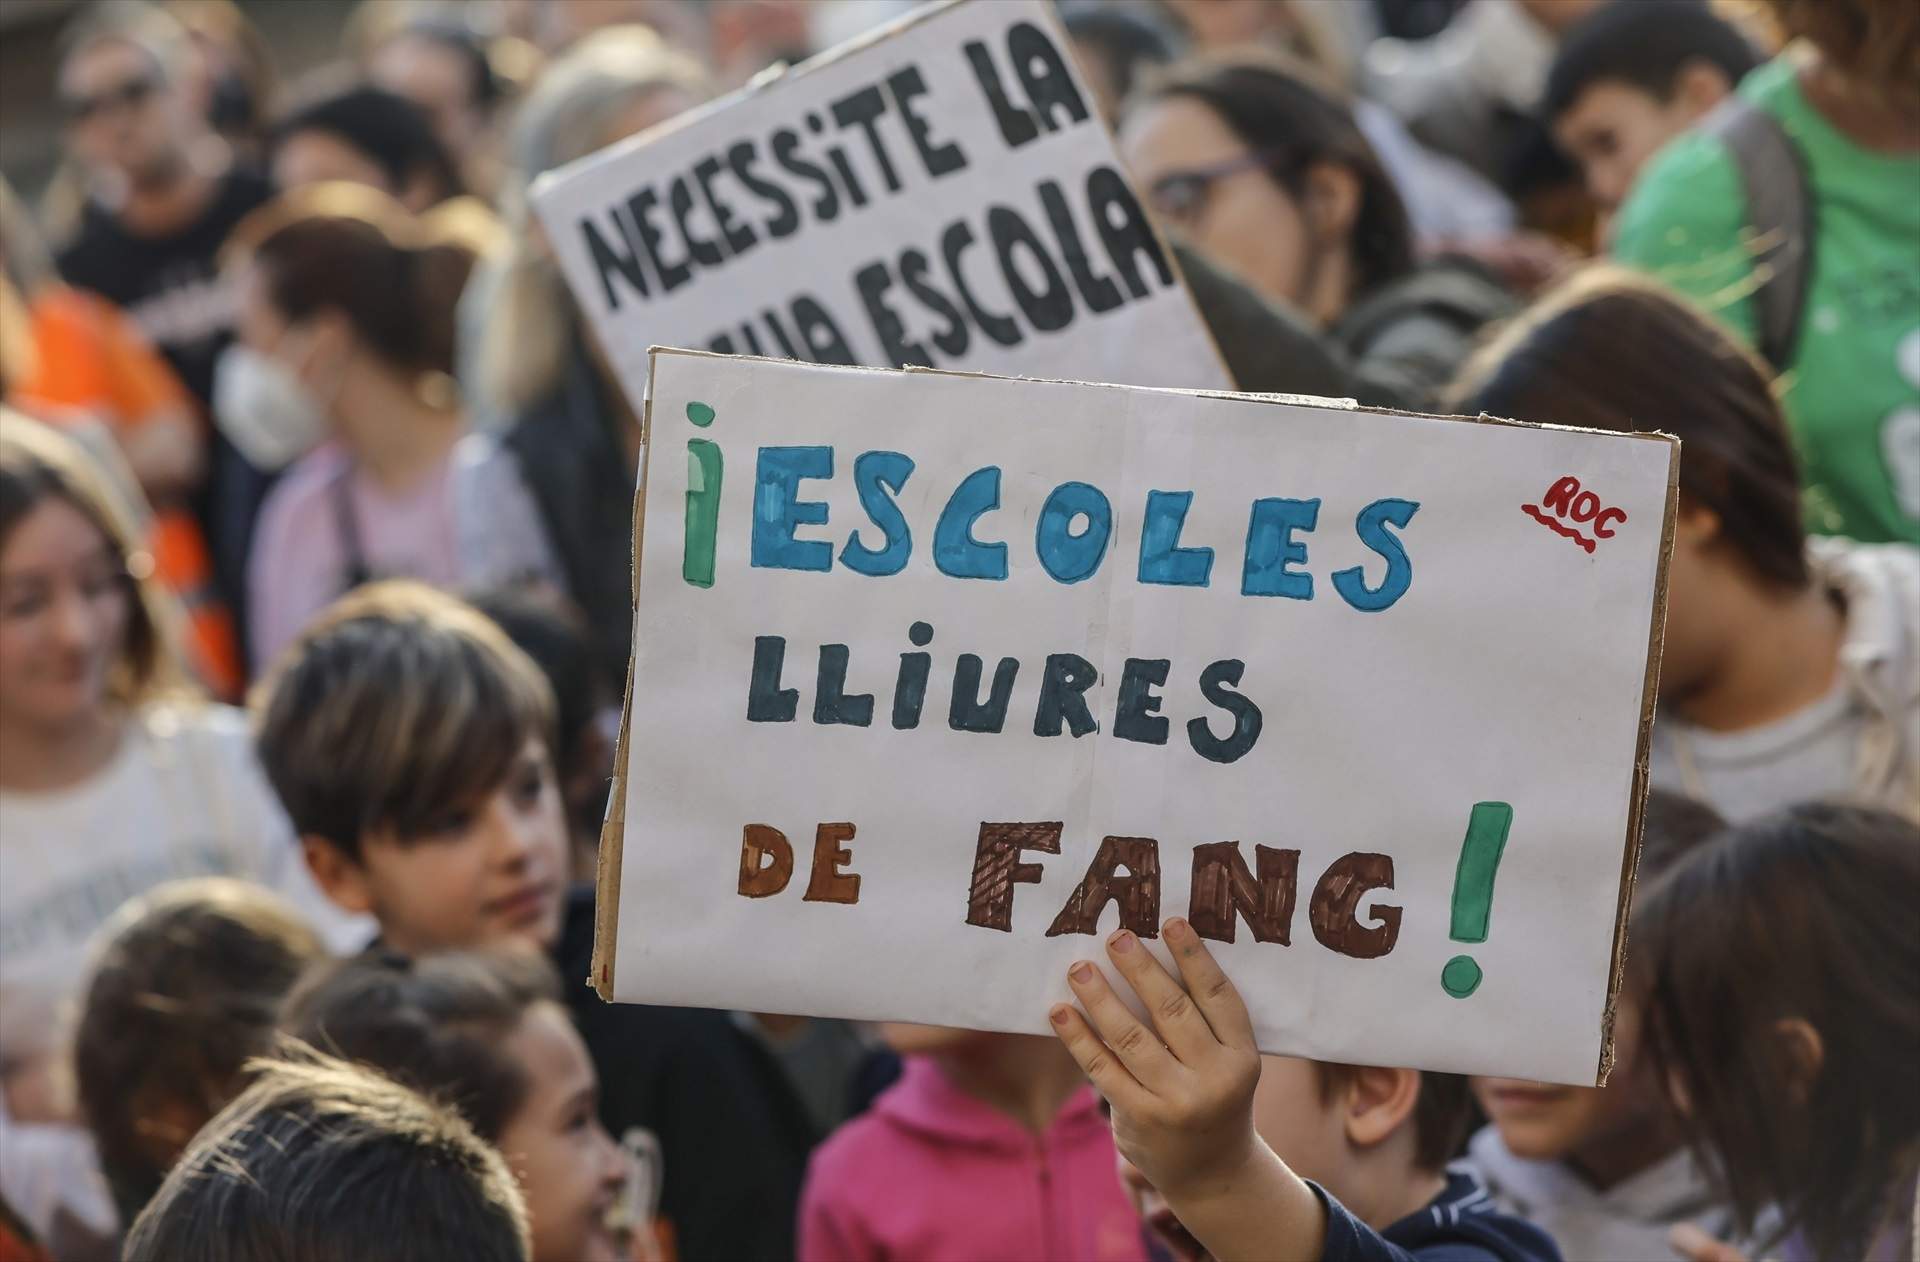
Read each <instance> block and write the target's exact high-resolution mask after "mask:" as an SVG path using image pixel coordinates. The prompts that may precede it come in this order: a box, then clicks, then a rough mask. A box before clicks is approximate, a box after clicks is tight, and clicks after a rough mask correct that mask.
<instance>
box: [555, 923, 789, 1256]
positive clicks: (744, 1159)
mask: <svg viewBox="0 0 1920 1262" xmlns="http://www.w3.org/2000/svg"><path fill="white" fill-rule="evenodd" d="M554 957H555V960H556V962H557V963H558V964H559V966H560V973H561V979H562V982H563V984H564V986H565V989H566V1001H567V1007H568V1009H569V1010H570V1011H571V1012H572V1014H573V1020H574V1024H575V1026H577V1027H578V1028H579V1031H580V1037H581V1038H582V1040H584V1041H585V1043H586V1045H587V1051H588V1054H589V1055H591V1056H592V1058H593V1065H594V1069H595V1070H596V1071H597V1072H598V1073H599V1075H600V1120H601V1121H602V1122H604V1123H605V1124H606V1127H607V1130H608V1131H609V1132H611V1133H612V1134H613V1136H614V1137H615V1138H616V1139H618V1138H620V1137H621V1136H623V1135H624V1134H626V1132H627V1131H628V1130H629V1129H631V1128H633V1127H640V1128H643V1129H645V1130H648V1131H651V1132H652V1133H653V1135H654V1137H655V1138H656V1139H658V1140H659V1141H660V1154H661V1161H662V1164H663V1167H664V1173H665V1182H664V1184H663V1186H662V1188H661V1193H660V1212H661V1215H662V1216H663V1217H665V1218H666V1220H667V1223H668V1226H669V1229H670V1231H671V1233H672V1239H673V1248H674V1253H675V1256H677V1257H679V1258H680V1259H682V1262H707V1260H708V1259H726V1260H727V1262H733V1260H734V1259H739V1260H741V1262H761V1260H764V1262H787V1259H790V1258H792V1257H793V1236H794V1223H795V1220H796V1217H797V1214H798V1211H799V1204H800V1183H801V1180H802V1178H803V1177H804V1176H805V1174H806V1168H807V1158H808V1156H809V1155H810V1154H811V1152H812V1150H813V1146H814V1143H815V1142H816V1141H817V1140H818V1138H819V1136H818V1135H816V1134H815V1133H814V1130H813V1127H812V1124H811V1123H810V1122H809V1121H808V1119H807V1113H806V1109H805V1106H803V1105H802V1104H801V1102H800V1098H799V1096H798V1095H797V1094H796V1093H795V1092H794V1090H793V1088H792V1087H791V1086H790V1085H788V1081H787V1079H786V1077H785V1075H784V1074H783V1073H782V1071H781V1069H780V1066H779V1065H778V1063H777V1062H776V1061H775V1060H774V1058H773V1055H772V1053H770V1052H769V1051H767V1049H766V1048H765V1047H763V1046H761V1044H760V1043H758V1042H757V1041H755V1040H754V1039H753V1038H752V1037H750V1036H749V1035H748V1034H747V1033H746V1032H745V1031H743V1030H741V1029H740V1028H739V1027H738V1026H737V1025H735V1024H734V1022H733V1019H732V1018H731V1017H730V1016H729V1015H728V1014H727V1013H724V1012H715V1011H712V1010H709V1009H705V1008H656V1007H652V1006H649V1005H645V1004H625V1003H622V1004H610V1003H607V1002H606V1001H604V1000H602V999H601V998H600V996H599V995H598V994H596V993H595V992H594V990H593V988H592V987H591V986H589V985H588V984H587V977H588V974H589V973H590V971H591V968H592V957H593V890H592V889H591V888H590V887H582V888H580V889H577V890H575V891H574V892H573V893H572V894H571V895H570V896H569V898H568V901H567V915H566V921H565V923H564V924H563V925H562V927H561V931H560V941H559V943H558V944H557V945H556V947H555V948H554Z"/></svg>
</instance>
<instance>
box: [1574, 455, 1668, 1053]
mask: <svg viewBox="0 0 1920 1262" xmlns="http://www.w3.org/2000/svg"><path fill="white" fill-rule="evenodd" d="M1648 437H1655V438H1660V439H1664V440H1665V441H1666V442H1668V443H1669V444H1671V448H1670V454H1669V456H1668V459H1667V505H1666V514H1665V516H1664V518H1663V519H1662V521H1661V523H1660V564H1659V566H1658V567H1657V568H1656V569H1655V570H1654V576H1653V613H1652V616H1651V617H1650V618H1649V620H1648V622H1649V625H1648V627H1647V673H1646V676H1645V679H1644V680H1643V682H1642V684H1641V689H1642V692H1641V702H1640V731H1639V739H1638V742H1637V744H1636V745H1635V748H1634V755H1633V787H1632V789H1631V790H1630V798H1631V802H1630V805H1629V807H1628V811H1627V837H1626V845H1625V846H1624V848H1623V851H1622V854H1621V858H1620V892H1619V902H1618V904H1617V906H1616V908H1615V910H1614V917H1613V958H1612V963H1611V965H1610V967H1609V968H1608V970H1607V1002H1606V1006H1605V1007H1603V1008H1602V1009H1601V1012H1600V1061H1599V1064H1597V1065H1596V1066H1595V1067H1594V1085H1595V1086H1600V1087H1604V1086H1606V1085H1607V1079H1608V1077H1609V1076H1611V1075H1612V1073H1613V1066H1614V1060H1615V1057H1614V1050H1613V1027H1614V1020H1615V1018H1616V1016H1617V1014H1618V1009H1619V1003H1620V989H1621V987H1622V986H1624V985H1625V984H1626V977H1627V924H1628V922H1629V921H1630V920H1632V918H1633V891H1634V883H1635V880H1636V878H1637V877H1638V875H1639V871H1640V842H1641V833H1642V830H1643V827H1644V825H1645V822H1646V813H1647V789H1648V787H1649V780H1650V764H1651V761H1652V758H1651V754H1650V749H1651V745H1652V740H1653V716H1654V707H1655V702H1656V700H1657V698H1658V696H1659V691H1660V659H1661V657H1662V655H1663V653H1664V651H1665V649H1666V641H1667V575H1668V571H1669V570H1670V569H1671V568H1672V565H1673V528H1674V521H1675V518H1676V517H1677V516H1678V513H1679V506H1680V440H1679V439H1678V438H1676V437H1674V436H1673V435H1671V434H1662V433H1655V434H1650V435H1648Z"/></svg>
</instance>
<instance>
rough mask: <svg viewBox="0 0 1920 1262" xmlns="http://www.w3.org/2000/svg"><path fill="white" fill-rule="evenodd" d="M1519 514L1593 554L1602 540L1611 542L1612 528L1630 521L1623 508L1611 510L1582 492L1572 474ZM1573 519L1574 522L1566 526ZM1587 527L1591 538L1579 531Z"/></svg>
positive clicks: (1595, 497) (1551, 487) (1521, 509)
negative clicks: (1582, 527)
mask: <svg viewBox="0 0 1920 1262" xmlns="http://www.w3.org/2000/svg"><path fill="white" fill-rule="evenodd" d="M1520 511H1521V512H1523V513H1525V514H1526V515H1527V516H1529V517H1531V518H1533V519H1534V520H1535V521H1537V522H1539V523H1540V524H1541V525H1542V526H1545V527H1546V528H1547V529H1549V530H1551V531H1553V533H1555V534H1557V535H1563V536H1565V537H1566V538H1568V539H1571V540H1573V541H1574V542H1575V543H1577V544H1579V545H1580V546H1581V547H1583V548H1585V549H1586V550H1587V551H1588V552H1592V551H1593V549H1594V547H1595V546H1596V545H1597V543H1598V542H1599V541H1600V540H1602V539H1611V538H1613V535H1614V530H1613V528H1614V527H1615V526H1617V525H1619V524H1620V523H1621V522H1623V521H1625V520H1626V519H1627V510H1626V509H1624V508H1609V507H1608V506H1607V505H1606V504H1604V503H1602V502H1601V499H1600V497H1599V496H1598V495H1595V494H1594V493H1593V492H1592V491H1583V490H1581V489H1580V479H1579V478H1576V477H1574V476H1572V475H1571V474H1569V475H1568V476H1566V477H1564V478H1561V479H1560V480H1559V481H1558V482H1555V483H1554V484H1553V485H1552V486H1550V487H1548V488H1547V493H1546V494H1545V495H1542V496H1541V497H1540V502H1539V503H1538V504H1522V505H1521V506H1520ZM1569 518H1571V519H1572V521H1573V522H1574V524H1573V525H1571V526H1569V525H1567V524H1565V523H1566V522H1567V520H1568V519H1569ZM1581 526H1585V527H1586V528H1587V529H1588V530H1589V531H1591V532H1592V535H1591V537H1589V536H1588V535H1586V534H1583V533H1582V532H1581V530H1580V527H1581Z"/></svg>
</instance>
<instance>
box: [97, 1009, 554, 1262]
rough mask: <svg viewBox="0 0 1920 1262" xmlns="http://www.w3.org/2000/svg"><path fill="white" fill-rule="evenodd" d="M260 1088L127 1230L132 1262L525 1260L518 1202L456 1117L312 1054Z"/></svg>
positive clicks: (523, 1216) (522, 1205) (259, 1081)
mask: <svg viewBox="0 0 1920 1262" xmlns="http://www.w3.org/2000/svg"><path fill="white" fill-rule="evenodd" d="M284 1055H285V1057H286V1058H285V1059H278V1060H270V1061H255V1062H253V1065H252V1069H253V1072H254V1074H255V1078H254V1083H253V1085H252V1086H250V1087H248V1088H247V1090H246V1091H245V1092H244V1093H242V1094H241V1095H240V1097H239V1098H238V1099H236V1100H234V1102H233V1103H232V1104H230V1105H228V1106H227V1107H226V1109H224V1110H223V1111H222V1112H221V1113H220V1114H219V1116H217V1117H215V1118H214V1119H213V1120H212V1121H211V1122H209V1123H207V1126H206V1128H205V1129H204V1130H202V1131H201V1132H200V1134H199V1135H198V1136H197V1137H196V1138H195V1139H194V1141H193V1143H192V1145H191V1146H189V1147H188V1149H187V1151H186V1153H185V1155H183V1156H182V1157H181V1158H180V1161H179V1164H177V1165H176V1166H174V1168H173V1171H172V1173H170V1174H169V1175H168V1176H167V1180H166V1182H165V1183H164V1184H162V1185H161V1187H160V1192H159V1194H158V1195H157V1196H155V1197H154V1199H153V1201H152V1202H151V1203H150V1204H149V1205H148V1206H147V1208H146V1210H145V1211H144V1212H142V1213H141V1215H140V1217H139V1218H138V1219H137V1220H136V1221H135V1222H134V1224H133V1227H132V1229H131V1230H130V1231H129V1232H128V1234H127V1240H126V1244H125V1245H124V1246H123V1247H122V1251H121V1253H120V1256H121V1257H122V1258H123V1259H125V1260H126V1262H176V1260H177V1259H180V1258H193V1259H196V1262H411V1260H413V1259H418V1258H422V1257H434V1258H459V1259H461V1260H462V1262H526V1259H527V1255H528V1252H529V1246H530V1241H529V1239H528V1235H527V1211H526V1201H525V1199H524V1198H523V1197H522V1195H521V1192H520V1189H519V1186H518V1185H517V1184H516V1183H515V1182H514V1178H513V1174H512V1172H511V1171H510V1170H508V1168H507V1164H506V1161H505V1160H504V1159H503V1158H502V1157H501V1156H500V1154H499V1153H498V1152H496V1151H494V1149H492V1148H491V1147H489V1146H488V1145H487V1144H486V1142H485V1141H484V1140H482V1139H480V1138H479V1136H477V1135H475V1134H474V1132H473V1128H472V1127H471V1126H469V1125H467V1124H466V1123H465V1122H464V1121H462V1120H461V1119H460V1118H459V1117H458V1116H457V1115H455V1114H454V1113H452V1112H451V1111H449V1110H447V1109H445V1108H443V1107H441V1106H439V1105H436V1104H433V1103H431V1102H429V1101H428V1100H426V1099H425V1098H424V1097H422V1096H421V1095H420V1094H419V1093H417V1092H415V1091H412V1090H409V1089H408V1088H406V1087H403V1086H401V1085H400V1084H398V1083H395V1082H393V1081H391V1080H390V1079H387V1078H383V1077H381V1076H380V1075H378V1074H374V1073H370V1072H368V1071H367V1070H364V1069H360V1068H357V1067H355V1066H352V1065H347V1064H343V1063H342V1062H340V1061H337V1060H332V1059H330V1058H327V1057H324V1056H319V1055H317V1054H315V1053H313V1052H311V1051H307V1052H304V1053H302V1052H299V1051H298V1050H297V1049H296V1048H294V1047H291V1046H290V1047H289V1048H288V1049H287V1051H286V1052H285V1054H284Z"/></svg>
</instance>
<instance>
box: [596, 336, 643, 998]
mask: <svg viewBox="0 0 1920 1262" xmlns="http://www.w3.org/2000/svg"><path fill="white" fill-rule="evenodd" d="M652 439H653V351H652V350H651V349H649V350H648V352H647V397H646V399H645V400H644V401H643V402H642V404H641V408H640V469H639V476H638V481H637V482H636V483H635V487H634V493H633V579H632V584H633V594H632V598H631V600H630V601H629V602H628V612H627V616H628V620H629V621H630V622H631V621H636V620H637V619H638V616H639V612H640V536H641V531H642V530H643V529H644V528H645V526H646V518H647V512H646V508H647V471H648V470H649V469H650V468H651V467H652V463H653V462H652V459H651V457H652V455H653V442H652ZM632 724H633V655H632V654H628V656H627V693H626V696H625V697H624V698H623V699H622V700H621V703H620V735H619V737H618V738H617V739H616V740H615V741H614V746H613V787H612V789H611V790H610V791H609V792H608V794H607V815H606V818H605V819H604V820H602V821H601V824H600V849H599V853H598V855H597V856H596V859H595V864H594V877H593V962H592V964H591V965H590V966H589V967H590V968H591V970H592V972H591V974H590V975H589V976H588V978H587V984H588V985H590V986H592V987H593V989H594V992H595V993H596V994H598V995H599V996H600V998H601V999H603V1000H605V1001H606V1002H608V1003H612V1002H613V968H614V960H615V956H616V954H617V952H618V949H619V936H620V866H621V861H622V860H623V859H624V858H625V857H626V853H625V848H626V837H627V747H628V744H629V740H630V737H631V734H632Z"/></svg>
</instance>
